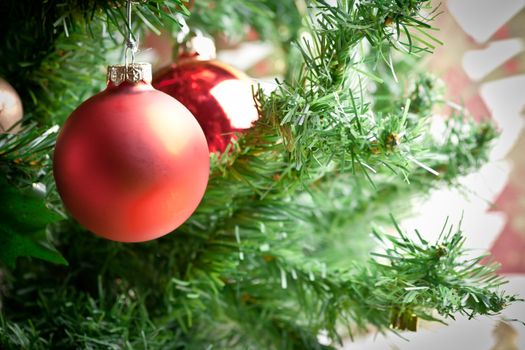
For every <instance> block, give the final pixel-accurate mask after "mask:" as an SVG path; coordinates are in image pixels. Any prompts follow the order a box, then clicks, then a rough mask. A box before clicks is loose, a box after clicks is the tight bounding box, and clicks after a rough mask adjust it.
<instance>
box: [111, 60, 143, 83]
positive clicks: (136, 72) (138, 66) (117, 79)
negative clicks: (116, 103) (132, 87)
mask: <svg viewBox="0 0 525 350" xmlns="http://www.w3.org/2000/svg"><path fill="white" fill-rule="evenodd" d="M151 77H152V75H151V64H149V63H143V62H141V63H129V64H127V65H125V64H115V65H112V66H109V67H108V75H107V81H108V83H109V82H111V83H113V84H114V85H116V86H119V85H120V84H122V83H123V82H125V81H126V82H128V83H133V84H136V83H139V82H143V83H147V84H150V83H151Z"/></svg>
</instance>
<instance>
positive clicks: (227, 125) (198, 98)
mask: <svg viewBox="0 0 525 350" xmlns="http://www.w3.org/2000/svg"><path fill="white" fill-rule="evenodd" d="M153 86H154V87H155V88H156V89H159V90H160V91H163V92H165V93H167V94H168V95H170V96H173V97H174V98H176V99H177V100H179V101H180V102H181V103H182V104H183V105H184V106H186V107H187V108H188V109H189V110H190V111H191V113H192V114H193V115H194V116H195V118H197V120H198V121H199V124H200V125H201V127H202V129H203V131H204V134H205V135H206V140H207V141H208V147H209V150H210V152H215V151H219V152H223V151H224V150H225V149H226V147H227V146H228V144H229V143H230V141H231V139H232V137H235V135H234V133H236V132H242V131H243V130H245V129H248V128H250V127H251V126H252V125H253V123H254V122H255V121H256V120H257V119H258V110H257V107H256V104H255V101H254V98H253V91H252V82H251V80H250V78H249V77H248V76H246V75H245V74H244V73H242V72H241V71H239V70H237V69H235V68H233V67H231V66H228V65H226V64H224V63H221V62H218V61H215V60H199V59H198V58H197V57H181V58H180V59H179V62H177V63H174V64H173V65H171V66H170V67H167V68H165V69H163V70H161V71H159V73H158V74H156V75H155V77H154V79H153Z"/></svg>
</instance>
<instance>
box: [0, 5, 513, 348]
mask: <svg viewBox="0 0 525 350" xmlns="http://www.w3.org/2000/svg"><path fill="white" fill-rule="evenodd" d="M185 4H186V2H185V1H177V0H174V1H168V0H149V1H140V2H137V3H136V4H135V5H134V13H135V14H136V16H134V18H135V19H136V20H135V21H130V20H129V17H128V16H126V6H125V5H126V3H125V2H123V1H111V2H107V1H91V2H85V1H78V0H56V1H46V2H34V1H32V0H17V1H4V2H2V3H1V4H0V13H2V14H4V16H5V17H4V18H5V20H4V21H2V22H0V38H1V40H0V76H2V77H4V78H5V79H6V80H7V81H10V82H12V83H13V84H15V83H16V86H15V88H16V91H18V92H19V93H20V94H21V98H22V101H23V104H24V108H25V113H26V114H25V116H24V120H25V121H26V122H25V123H26V124H25V125H24V128H23V129H22V130H21V131H20V132H19V133H17V134H1V135H0V171H1V174H0V175H1V178H0V194H2V202H1V203H0V219H1V222H2V225H1V226H0V259H1V261H2V263H3V264H5V266H4V265H2V288H1V293H2V310H1V319H0V344H1V347H2V348H6V349H19V348H35V349H45V348H52V349H70V348H81V349H82V348H87V349H98V348H101V349H102V348H149V349H203V348H219V349H223V348H224V349H323V348H334V347H336V346H337V345H338V344H340V343H341V340H342V338H343V337H344V336H346V335H348V334H350V335H357V334H359V332H360V331H366V330H370V327H374V328H375V329H377V330H379V331H387V330H389V329H403V330H405V329H408V330H416V329H417V324H418V319H420V318H421V319H426V320H435V319H436V318H447V317H453V316H454V314H455V313H464V314H468V315H471V316H475V315H485V314H493V313H498V312H500V311H501V310H503V308H505V307H506V306H507V305H508V304H509V303H511V302H513V301H515V300H516V297H515V296H512V295H506V294H504V293H502V292H501V291H500V290H499V286H500V285H501V284H502V283H503V282H504V281H503V280H502V278H501V277H498V276H497V275H495V269H496V266H495V265H493V264H484V265H482V264H480V261H481V257H471V256H470V257H467V256H466V255H465V251H464V249H463V242H464V236H463V235H462V232H461V228H460V227H457V226H454V225H451V224H449V223H446V224H445V226H444V227H443V228H433V227H423V228H421V231H422V232H424V231H426V230H434V229H438V230H440V229H441V235H440V238H439V240H438V241H437V242H429V241H428V240H426V239H425V238H424V234H422V235H420V236H419V238H417V235H416V238H417V239H416V240H411V239H410V237H409V236H407V235H406V234H405V233H404V232H403V230H402V229H401V228H400V227H399V226H398V225H397V223H396V220H395V219H393V218H394V217H401V216H403V215H406V214H407V213H409V212H410V205H409V204H410V200H411V199H412V198H415V197H418V198H419V197H424V196H425V195H426V194H427V193H428V192H429V191H430V190H431V189H433V188H437V187H439V186H445V185H455V184H456V182H457V181H456V180H457V178H458V177H459V176H461V175H463V174H467V173H469V172H470V171H473V170H474V169H476V168H478V167H479V166H480V165H481V164H483V162H484V161H485V160H486V154H487V150H488V149H489V146H490V142H491V140H492V139H493V138H494V137H495V135H496V132H495V129H494V127H493V126H492V125H490V124H487V123H484V124H476V123H475V122H473V121H471V120H469V119H468V116H465V115H461V114H460V115H453V116H450V117H449V118H448V119H447V120H446V123H445V124H446V127H445V128H444V130H443V132H442V133H441V134H440V135H439V137H435V136H434V135H433V134H432V133H431V131H430V129H429V124H430V123H429V122H430V118H431V115H432V108H433V105H434V104H435V103H436V102H437V101H441V100H442V98H441V96H440V95H439V94H440V90H439V89H437V88H436V84H435V83H434V80H433V78H431V77H428V76H426V74H423V73H420V72H418V71H417V69H415V67H416V62H417V60H418V59H419V57H420V56H422V55H423V54H424V53H425V52H430V51H432V47H433V45H435V44H436V43H437V41H436V40H434V38H433V36H432V35H431V34H430V33H432V32H431V29H432V27H431V22H430V21H429V19H430V18H431V17H432V15H431V14H432V13H433V12H432V9H431V8H430V3H429V2H428V1H425V0H417V1H414V0H411V1H399V0H371V1H352V0H344V1H339V2H337V4H328V3H326V2H325V1H321V0H318V1H314V0H312V1H305V2H302V1H291V0H290V1H282V0H264V1H258V2H253V1H249V0H235V1H232V0H214V1H211V0H199V1H195V2H194V3H193V6H192V7H191V12H190V11H188V9H187V8H186V7H185ZM128 7H129V6H128ZM181 15H183V16H186V17H187V19H186V20H187V22H188V25H189V26H191V27H199V28H201V29H202V30H204V31H206V32H207V33H208V34H210V35H229V36H231V37H235V38H236V39H239V38H242V37H243V33H245V32H246V31H248V30H249V29H248V28H253V30H254V31H256V32H257V33H258V35H259V36H260V38H261V39H262V40H265V41H268V42H270V43H272V44H273V45H274V46H275V48H276V53H277V54H279V55H281V56H282V58H281V61H282V62H286V63H287V66H286V72H285V74H284V78H283V79H281V80H278V83H277V84H276V88H275V90H273V91H272V92H269V93H265V92H264V91H262V90H259V91H258V92H257V93H256V99H257V106H258V112H259V118H258V120H257V122H256V123H255V124H254V126H253V127H252V128H250V129H248V130H245V131H244V132H243V133H242V134H239V135H238V138H237V139H236V140H233V141H232V144H231V147H230V150H229V151H228V152H224V153H222V154H221V155H220V156H217V154H215V153H211V154H210V155H209V157H210V158H209V160H210V169H209V170H210V178H209V183H208V187H207V189H206V192H205V194H204V198H203V200H202V202H201V204H200V205H199V207H198V209H197V210H196V211H195V213H194V214H193V215H192V216H191V217H190V218H189V219H188V220H187V221H186V222H185V223H184V224H183V225H182V226H180V227H179V228H178V229H177V230H176V233H175V234H171V235H167V236H165V237H162V238H160V239H157V240H153V241H150V242H147V243H140V244H124V243H119V242H112V241H107V240H104V239H100V238H98V237H96V236H94V235H89V234H86V229H85V228H84V227H82V226H81V225H79V224H78V223H77V222H76V221H75V220H74V219H72V218H70V217H68V216H67V214H66V211H65V210H64V204H63V203H62V202H61V200H60V197H59V195H58V191H57V188H56V187H55V184H54V181H53V176H52V175H53V174H52V165H51V158H52V153H53V149H54V144H55V141H56V137H57V129H58V127H56V126H55V124H57V125H60V126H62V125H64V121H65V119H66V117H67V116H68V115H70V114H71V112H72V111H73V110H74V109H75V108H77V106H78V105H79V104H80V103H81V102H82V101H84V100H86V99H88V98H89V97H90V96H92V95H94V94H95V93H96V92H98V91H100V90H101V87H103V85H104V84H105V81H104V79H103V74H101V72H103V70H104V65H105V63H106V62H108V61H109V60H108V57H115V55H118V54H119V53H120V52H122V41H123V37H125V36H127V35H128V34H129V33H130V32H131V30H132V29H133V30H135V31H136V33H140V31H142V30H146V29H148V30H151V31H154V32H158V31H159V28H163V29H164V30H167V31H169V32H171V33H172V35H173V36H174V37H175V36H176V35H177V33H178V32H179V30H180V27H179V24H178V20H177V18H179V17H180V16H181ZM118 32H120V33H121V34H122V35H119V34H118ZM130 42H131V40H129V38H128V43H130ZM128 48H129V46H128ZM128 97H129V98H132V97H131V96H127V95H126V99H127V98H128ZM167 98H168V97H167ZM143 107H145V106H144V103H143V105H141V106H140V108H143ZM137 108H138V107H137ZM163 113H164V112H163ZM167 113H170V111H168V112H167ZM64 130H65V131H64V132H67V124H66V126H65V127H64ZM86 132H88V130H86ZM79 133H81V131H79ZM94 137H97V136H96V135H95V136H94ZM113 137H118V135H113ZM97 141H99V140H93V142H94V143H96V142H97ZM114 141H115V142H117V143H118V142H119V141H121V140H114ZM177 141H179V140H177ZM57 147H60V141H59V144H57ZM130 147H144V145H142V146H140V143H137V144H133V146H131V145H130ZM130 150H131V148H130V149H126V150H125V152H124V153H126V154H127V152H129V151H130ZM58 152H60V149H59V151H58ZM206 153H207V151H206ZM101 156H102V155H101ZM88 165H89V164H87V165H86V166H88ZM93 166H94V167H95V166H96V164H94V165H93ZM115 167H116V168H118V169H119V170H121V171H125V170H126V167H121V166H119V165H118V164H115ZM86 171H87V170H86ZM188 171H191V169H188ZM82 175H85V174H82ZM190 175H191V173H187V174H185V176H190ZM59 187H60V183H59ZM59 189H60V188H59ZM65 204H66V207H67V206H68V204H67V202H66V203H65ZM108 210H110V209H108ZM109 214H111V213H109ZM117 214H118V213H117V212H115V215H117ZM135 215H136V216H137V220H138V219H140V217H141V216H142V215H145V216H147V217H150V215H151V212H147V213H141V212H137V213H136V214H135ZM443 220H444V222H446V221H445V218H443ZM80 224H82V222H80ZM370 233H372V235H370ZM418 235H419V233H418ZM371 236H372V237H374V238H375V239H370V237H371ZM378 242H379V243H380V245H379V246H377V243H378ZM37 258H38V259H44V260H46V262H40V261H38V260H36V259H37ZM66 262H67V265H66ZM53 263H54V264H53ZM321 334H322V335H323V338H324V340H323V339H321V337H319V335H321Z"/></svg>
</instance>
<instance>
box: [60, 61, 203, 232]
mask: <svg viewBox="0 0 525 350" xmlns="http://www.w3.org/2000/svg"><path fill="white" fill-rule="evenodd" d="M150 82H151V66H150V65H149V64H140V63H137V64H130V65H128V66H127V67H125V66H111V67H109V70H108V86H107V88H106V89H105V90H104V91H102V92H100V93H98V94H97V95H95V96H93V97H91V98H90V99H88V100H87V101H85V102H84V103H82V104H81V105H80V106H79V107H78V108H77V109H76V110H75V111H74V112H73V113H72V114H71V116H70V117H69V119H68V120H67V121H66V123H65V124H64V127H63V128H62V131H61V132H60V135H59V136H58V139H57V143H56V148H55V154H54V165H53V166H54V168H53V170H54V176H55V180H56V185H57V189H58V192H59V193H60V196H61V197H62V200H63V201H64V204H65V206H66V208H67V209H68V210H69V212H70V213H71V214H72V215H73V217H75V218H76V219H77V220H78V221H79V222H80V223H81V224H82V225H84V226H85V227H86V228H88V229H89V230H91V231H93V232H94V233H96V234H97V235H99V236H102V237H104V238H107V239H111V240H114V241H121V242H142V241H148V240H151V239H155V238H158V237H160V236H163V235H165V234H167V233H169V232H171V231H172V230H174V229H175V228H177V227H178V226H180V225H181V224H182V223H183V222H184V221H185V220H186V219H188V217H189V216H190V215H191V214H192V213H193V211H194V210H195V208H196V207H197V205H198V204H199V202H200V200H201V198H202V196H203V195H204V191H205V189H206V185H207V182H208V175H209V153H208V147H207V144H206V139H205V137H204V134H203V132H202V130H201V128H200V127H199V124H198V123H197V121H196V120H195V118H194V117H193V116H192V115H191V113H190V112H189V111H188V110H187V109H186V108H185V107H184V106H183V105H182V104H180V103H179V102H178V101H176V100H175V99H173V98H172V97H170V96H168V95H166V94H164V93H162V92H160V91H157V90H155V89H154V88H153V87H152V86H151V84H150Z"/></svg>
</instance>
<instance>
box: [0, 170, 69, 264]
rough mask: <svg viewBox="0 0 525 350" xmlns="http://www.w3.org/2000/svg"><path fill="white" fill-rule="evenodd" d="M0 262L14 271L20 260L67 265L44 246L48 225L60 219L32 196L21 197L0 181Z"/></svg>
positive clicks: (40, 200) (57, 254)
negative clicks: (18, 259) (35, 260)
mask: <svg viewBox="0 0 525 350" xmlns="http://www.w3.org/2000/svg"><path fill="white" fill-rule="evenodd" d="M0 198H2V201H1V202H0V222H1V223H2V225H1V226H0V261H1V262H3V263H5V264H7V265H8V266H9V267H14V266H15V262H16V258H18V257H19V256H31V257H35V258H39V259H43V260H47V261H50V262H53V263H55V264H67V262H66V261H65V260H64V258H63V257H62V256H61V255H60V253H59V252H57V251H56V250H54V249H52V248H50V247H47V246H45V245H44V244H43V243H42V242H43V241H45V236H46V232H45V230H46V226H47V224H49V223H51V222H54V221H57V220H58V219H59V218H60V217H59V216H58V215H56V214H55V213H53V212H51V211H50V210H49V209H47V208H46V207H45V206H44V204H43V202H42V199H41V198H37V197H36V196H35V194H28V193H23V192H21V191H20V190H18V189H17V188H15V187H14V186H9V185H8V184H7V182H6V181H5V180H3V179H1V180H0Z"/></svg>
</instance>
